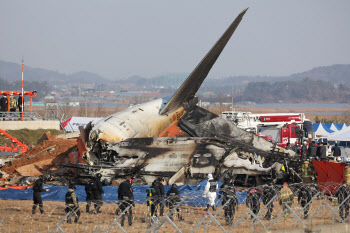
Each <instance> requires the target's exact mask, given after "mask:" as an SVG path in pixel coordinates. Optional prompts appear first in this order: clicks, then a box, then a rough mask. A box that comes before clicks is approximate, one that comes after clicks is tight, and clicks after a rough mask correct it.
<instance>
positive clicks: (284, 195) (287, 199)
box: [279, 182, 294, 216]
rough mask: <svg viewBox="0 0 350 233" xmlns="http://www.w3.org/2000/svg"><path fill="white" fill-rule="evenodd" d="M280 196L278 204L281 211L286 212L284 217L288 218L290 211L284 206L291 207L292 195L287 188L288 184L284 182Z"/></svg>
mask: <svg viewBox="0 0 350 233" xmlns="http://www.w3.org/2000/svg"><path fill="white" fill-rule="evenodd" d="M280 194H281V195H280V200H279V203H280V205H283V211H284V210H287V211H286V212H285V214H284V215H286V216H288V215H289V212H290V211H289V209H288V208H287V207H286V206H285V205H288V206H289V207H291V206H292V204H293V199H294V195H293V192H292V190H290V188H288V184H287V183H286V182H284V183H283V188H282V189H281V190H280Z"/></svg>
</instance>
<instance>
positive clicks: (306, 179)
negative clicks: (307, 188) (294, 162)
mask: <svg viewBox="0 0 350 233" xmlns="http://www.w3.org/2000/svg"><path fill="white" fill-rule="evenodd" d="M301 172H302V173H301V178H302V180H303V183H311V182H312V179H311V166H310V162H309V161H307V160H306V161H304V162H303V165H301Z"/></svg>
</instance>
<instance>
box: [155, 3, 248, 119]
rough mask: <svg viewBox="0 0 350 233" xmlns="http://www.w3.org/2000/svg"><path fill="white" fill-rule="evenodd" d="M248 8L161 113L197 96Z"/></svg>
mask: <svg viewBox="0 0 350 233" xmlns="http://www.w3.org/2000/svg"><path fill="white" fill-rule="evenodd" d="M247 10H248V8H246V9H244V10H243V11H242V12H241V13H240V14H239V15H238V16H237V18H236V19H235V20H234V21H233V22H232V24H231V25H230V26H229V27H228V29H227V30H226V31H225V33H224V34H223V35H222V36H221V37H220V39H219V40H218V41H217V42H216V43H215V45H214V46H213V47H212V49H211V50H210V51H209V52H208V53H207V55H205V57H204V58H203V59H202V61H201V62H200V63H199V64H198V65H197V67H196V68H195V69H194V70H193V71H192V73H191V74H190V75H189V76H188V78H187V79H186V80H185V82H184V83H183V84H182V85H181V87H180V88H179V89H178V90H177V91H176V92H175V94H174V95H173V96H172V98H171V99H170V100H169V102H168V103H167V104H166V105H165V106H164V108H162V109H161V110H160V112H159V113H160V114H161V115H163V114H167V113H169V112H172V111H174V110H176V109H178V108H179V107H181V106H182V105H183V104H184V103H185V102H187V101H189V100H191V99H192V98H193V97H194V96H195V94H196V92H197V91H198V89H199V88H200V86H201V85H202V83H203V81H204V79H205V78H206V77H207V75H208V73H209V71H210V69H211V68H212V67H213V65H214V63H215V62H216V60H217V58H218V57H219V56H220V54H221V52H222V50H223V49H224V48H225V46H226V44H227V42H228V41H229V40H230V38H231V36H232V34H233V33H234V32H235V30H236V28H237V27H238V25H239V23H240V22H241V20H242V18H243V15H244V14H245V13H246V11H247Z"/></svg>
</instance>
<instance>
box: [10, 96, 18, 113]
mask: <svg viewBox="0 0 350 233" xmlns="http://www.w3.org/2000/svg"><path fill="white" fill-rule="evenodd" d="M16 108H17V100H16V98H15V97H14V96H13V94H11V95H10V111H11V112H16Z"/></svg>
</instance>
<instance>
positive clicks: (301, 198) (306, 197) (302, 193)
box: [298, 185, 312, 219]
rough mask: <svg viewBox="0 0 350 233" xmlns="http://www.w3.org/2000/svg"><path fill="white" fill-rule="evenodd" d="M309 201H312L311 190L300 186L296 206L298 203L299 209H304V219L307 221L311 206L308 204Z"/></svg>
mask: <svg viewBox="0 0 350 233" xmlns="http://www.w3.org/2000/svg"><path fill="white" fill-rule="evenodd" d="M311 199H312V194H311V190H310V189H309V188H308V187H307V186H306V185H303V186H301V188H300V190H299V194H298V204H299V203H300V205H301V207H303V208H304V219H307V218H308V217H309V208H310V205H311V202H310V201H311ZM309 202H310V203H309ZM308 203H309V204H308ZM307 204H308V205H307ZM306 205H307V206H306ZM305 206H306V207H305Z"/></svg>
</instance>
